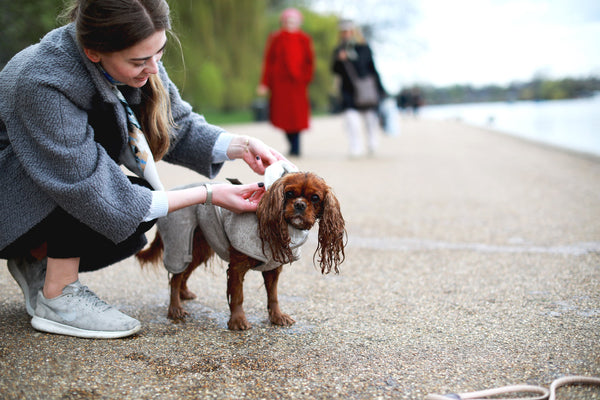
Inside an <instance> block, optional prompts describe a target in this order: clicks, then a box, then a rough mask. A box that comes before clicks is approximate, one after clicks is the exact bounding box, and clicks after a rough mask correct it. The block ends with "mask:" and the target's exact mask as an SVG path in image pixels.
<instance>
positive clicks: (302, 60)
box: [257, 8, 314, 156]
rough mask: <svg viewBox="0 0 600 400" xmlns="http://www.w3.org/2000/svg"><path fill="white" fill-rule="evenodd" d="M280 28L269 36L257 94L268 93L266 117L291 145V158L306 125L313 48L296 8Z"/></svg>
mask: <svg viewBox="0 0 600 400" xmlns="http://www.w3.org/2000/svg"><path fill="white" fill-rule="evenodd" d="M280 22H281V29H280V30H278V31H277V32H274V33H272V34H271V35H269V38H268V40H267V45H266V50H265V57H264V63H263V73H262V78H261V81H260V85H259V86H258V89H257V92H258V94H259V95H261V96H264V95H265V94H267V93H268V92H269V91H270V93H271V98H270V102H269V118H270V120H271V123H272V124H273V125H274V126H276V127H277V128H280V129H282V130H283V131H284V132H285V134H286V138H287V140H288V142H289V144H290V152H289V155H291V156H300V153H301V150H300V133H301V131H303V130H305V129H307V128H308V126H309V118H310V103H309V101H308V85H309V83H310V81H311V80H312V76H313V71H314V65H313V58H314V55H313V46H312V40H311V38H310V36H308V35H307V34H306V33H304V32H302V31H301V30H300V25H301V24H302V14H301V13H300V11H298V10H297V9H295V8H287V9H285V10H284V11H283V12H282V13H281V16H280Z"/></svg>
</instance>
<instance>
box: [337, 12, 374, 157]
mask: <svg viewBox="0 0 600 400" xmlns="http://www.w3.org/2000/svg"><path fill="white" fill-rule="evenodd" d="M339 32H340V42H339V45H338V46H337V47H336V48H335V50H334V53H333V65H332V70H333V72H334V73H335V74H337V75H339V76H340V77H341V88H340V91H341V109H342V111H343V113H344V119H345V124H346V130H347V134H348V140H349V145H350V156H351V157H357V156H360V155H362V154H364V146H363V141H362V132H361V131H362V130H363V129H362V126H361V125H362V122H363V121H362V120H363V119H364V121H365V122H366V128H367V132H366V133H367V151H368V153H369V154H374V153H375V151H376V150H377V146H378V132H379V120H378V117H377V107H378V105H379V101H380V100H381V99H383V98H384V97H385V90H384V88H383V85H382V84H381V80H380V78H379V73H378V72H377V69H376V68H375V62H374V61H373V54H372V52H371V48H370V47H369V45H368V44H367V43H366V42H365V40H364V37H363V36H362V34H361V33H360V31H359V30H358V29H357V28H356V26H355V25H354V23H353V22H352V21H349V20H342V21H340V24H339ZM365 78H366V79H371V80H372V81H373V82H374V87H371V88H370V89H369V90H368V91H369V92H375V93H374V98H373V99H372V100H371V101H367V100H361V101H364V103H361V101H359V100H358V97H357V95H360V94H361V93H360V91H359V86H358V80H361V79H365ZM367 88H369V86H367ZM369 94H371V93H369ZM369 97H370V96H369Z"/></svg>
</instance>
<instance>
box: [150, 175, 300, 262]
mask: <svg viewBox="0 0 600 400" xmlns="http://www.w3.org/2000/svg"><path fill="white" fill-rule="evenodd" d="M198 185H200V184H195V185H187V186H184V187H180V188H178V189H184V188H188V187H192V186H198ZM176 189H177V188H176ZM156 224H157V229H158V231H159V232H160V236H161V237H162V240H163V244H164V260H163V261H164V264H165V268H166V269H167V271H169V272H171V273H173V274H178V273H181V272H183V271H184V270H185V269H186V268H187V266H188V265H189V263H190V262H191V261H192V246H193V237H194V230H195V229H196V227H200V229H201V230H202V233H203V234H204V237H205V238H206V241H207V242H208V244H209V245H210V247H212V249H213V250H214V251H215V253H217V255H218V256H219V257H220V258H222V259H223V260H225V261H229V246H231V247H233V248H234V249H236V250H238V251H240V252H241V253H243V254H246V255H248V256H250V257H252V258H254V259H256V260H259V261H261V264H259V265H258V266H257V267H255V268H254V270H257V271H270V270H272V269H275V268H277V267H279V266H280V265H281V263H279V262H277V261H275V260H273V256H272V254H271V251H270V249H269V246H268V244H267V245H266V246H265V251H264V252H263V249H262V244H261V240H260V237H259V236H258V218H257V216H256V213H242V214H237V213H234V212H233V211H229V210H227V209H225V208H222V207H219V206H215V205H204V204H199V205H195V206H190V207H186V208H182V209H181V210H177V211H174V212H172V213H170V214H169V215H167V216H165V217H162V218H159V219H158V221H157V223H156ZM288 232H289V234H290V239H291V243H290V249H291V250H292V255H293V259H292V260H291V261H290V263H291V262H292V261H296V260H298V259H299V258H300V255H301V247H302V245H303V244H304V243H305V242H306V240H307V239H308V232H309V231H308V230H300V229H296V228H294V227H292V226H291V225H288Z"/></svg>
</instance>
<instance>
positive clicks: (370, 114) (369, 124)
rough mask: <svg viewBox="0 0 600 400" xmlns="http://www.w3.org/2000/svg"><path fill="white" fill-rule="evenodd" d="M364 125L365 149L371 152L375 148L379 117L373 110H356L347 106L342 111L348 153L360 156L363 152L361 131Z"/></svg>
mask: <svg viewBox="0 0 600 400" xmlns="http://www.w3.org/2000/svg"><path fill="white" fill-rule="evenodd" d="M363 119H364V125H365V126H366V129H367V131H366V134H367V151H368V152H369V153H370V154H373V153H374V152H375V150H377V145H378V143H379V141H378V134H379V118H378V117H377V113H376V112H375V110H365V111H358V110H355V109H353V108H349V109H347V110H346V111H344V120H345V124H346V132H348V144H349V145H350V155H351V156H360V155H362V154H364V146H363V140H362V135H363V133H362V132H361V131H362V130H363Z"/></svg>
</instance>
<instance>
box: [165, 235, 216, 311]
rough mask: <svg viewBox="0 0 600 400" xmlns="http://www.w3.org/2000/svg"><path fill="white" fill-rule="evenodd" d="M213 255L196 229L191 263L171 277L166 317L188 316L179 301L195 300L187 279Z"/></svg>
mask: <svg viewBox="0 0 600 400" xmlns="http://www.w3.org/2000/svg"><path fill="white" fill-rule="evenodd" d="M213 255H214V251H213V250H212V249H211V248H210V246H209V245H208V243H207V242H206V240H205V239H204V235H203V234H202V230H200V229H198V228H196V230H195V231H194V237H193V244H192V262H190V264H189V265H188V266H187V268H186V269H185V270H184V271H183V272H181V273H179V274H174V275H173V276H172V277H171V281H170V287H171V299H170V302H169V312H168V314H167V316H168V317H169V318H171V319H172V320H175V321H179V320H183V319H185V317H186V316H188V315H189V313H188V312H187V311H185V310H184V309H183V306H182V305H181V300H191V299H195V298H196V295H195V294H194V293H193V292H192V291H191V290H190V289H189V288H188V286H187V282H188V279H189V278H190V276H191V275H192V272H194V270H195V269H196V268H198V266H199V265H200V264H206V263H207V262H208V260H210V258H211V257H212V256H213Z"/></svg>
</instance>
